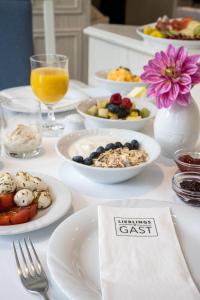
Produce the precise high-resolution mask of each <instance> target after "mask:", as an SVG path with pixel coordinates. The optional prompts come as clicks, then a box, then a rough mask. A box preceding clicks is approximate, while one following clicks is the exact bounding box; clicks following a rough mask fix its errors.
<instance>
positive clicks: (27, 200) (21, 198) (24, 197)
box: [14, 189, 34, 206]
mask: <svg viewBox="0 0 200 300" xmlns="http://www.w3.org/2000/svg"><path fill="white" fill-rule="evenodd" d="M33 199H34V195H33V192H32V191H30V190H28V189H22V190H19V191H18V192H17V193H16V194H15V196H14V202H15V204H16V205H17V206H27V205H30V204H31V203H32V202H33Z"/></svg>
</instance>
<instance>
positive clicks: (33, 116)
mask: <svg viewBox="0 0 200 300" xmlns="http://www.w3.org/2000/svg"><path fill="white" fill-rule="evenodd" d="M21 102H22V101H21V99H20V98H19V99H17V98H16V99H12V100H10V99H3V100H2V101H1V118H2V145H3V149H4V153H5V154H7V155H8V156H11V157H14V158H32V157H34V156H37V155H39V153H40V150H41V143H42V131H41V110H40V103H39V102H38V101H36V100H34V99H27V100H26V106H22V105H21Z"/></svg>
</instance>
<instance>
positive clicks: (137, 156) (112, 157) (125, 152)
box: [93, 147, 148, 168]
mask: <svg viewBox="0 0 200 300" xmlns="http://www.w3.org/2000/svg"><path fill="white" fill-rule="evenodd" d="M147 159H148V154H147V153H146V151H145V150H129V149H128V148H127V147H124V148H117V149H111V150H108V151H106V152H104V153H102V154H100V156H99V157H98V158H96V159H94V160H93V166H94V167H101V168H125V167H132V166H136V165H139V164H141V163H143V162H145V161H147Z"/></svg>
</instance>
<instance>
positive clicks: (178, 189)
mask: <svg viewBox="0 0 200 300" xmlns="http://www.w3.org/2000/svg"><path fill="white" fill-rule="evenodd" d="M172 189H173V190H174V192H175V193H176V195H177V196H178V197H179V199H181V200H183V201H184V202H186V203H188V204H190V205H194V206H200V174H199V173H196V172H180V173H176V174H175V175H174V177H173V179H172Z"/></svg>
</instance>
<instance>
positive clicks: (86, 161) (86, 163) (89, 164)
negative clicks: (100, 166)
mask: <svg viewBox="0 0 200 300" xmlns="http://www.w3.org/2000/svg"><path fill="white" fill-rule="evenodd" d="M83 163H84V165H86V166H91V165H92V159H91V158H89V157H87V158H85V159H84V161H83Z"/></svg>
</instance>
